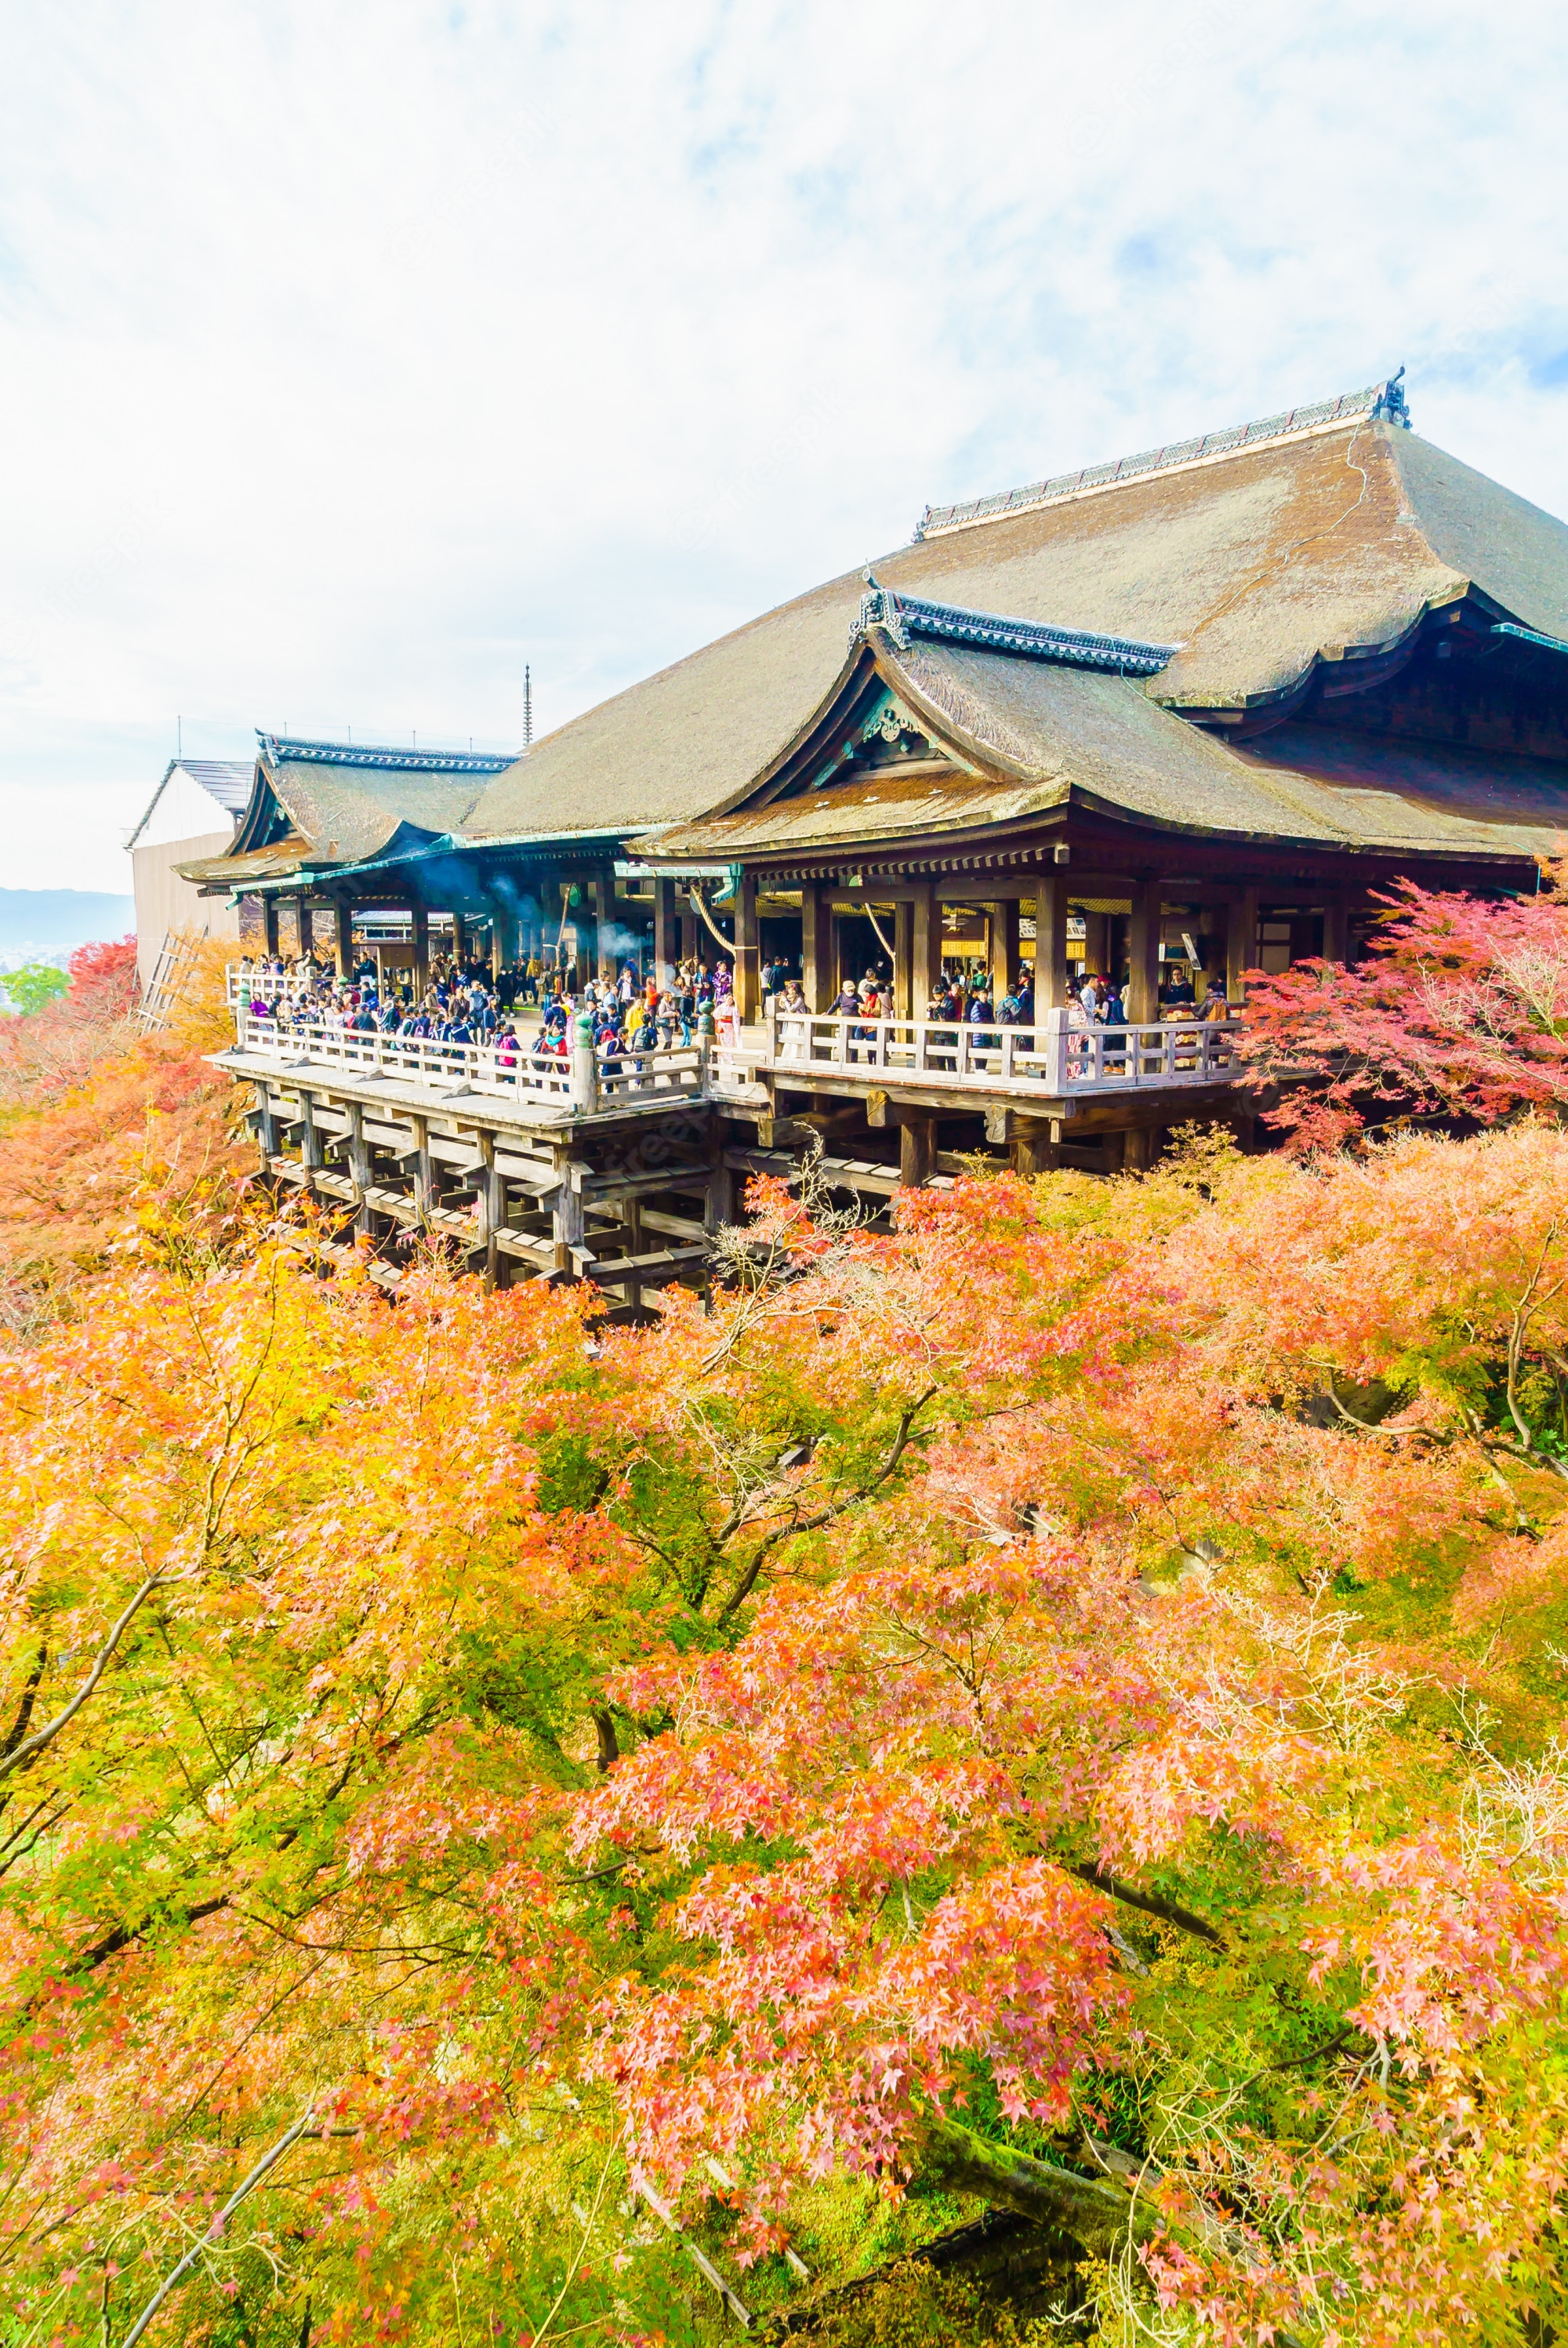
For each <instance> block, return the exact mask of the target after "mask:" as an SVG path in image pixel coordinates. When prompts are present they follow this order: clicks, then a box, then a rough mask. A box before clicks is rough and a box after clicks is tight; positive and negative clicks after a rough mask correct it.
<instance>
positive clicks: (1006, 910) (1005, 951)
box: [986, 897, 1018, 1007]
mask: <svg viewBox="0 0 1568 2348" xmlns="http://www.w3.org/2000/svg"><path fill="white" fill-rule="evenodd" d="M986 930H987V934H988V935H989V939H990V956H991V982H990V983H991V1003H992V1005H993V1007H999V1005H1000V1003H1001V999H1002V997H1003V995H1004V994H1011V993H1012V991H1013V988H1014V987H1015V986H1016V985H1017V984H1018V899H1017V898H1016V897H1006V898H1004V899H1003V900H1002V901H1001V902H1000V903H999V904H995V905H988V906H987V907H986Z"/></svg>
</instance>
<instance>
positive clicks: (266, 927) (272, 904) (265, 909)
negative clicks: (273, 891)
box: [261, 897, 278, 957]
mask: <svg viewBox="0 0 1568 2348" xmlns="http://www.w3.org/2000/svg"><path fill="white" fill-rule="evenodd" d="M261 943H262V950H263V952H264V953H266V954H267V955H268V956H269V957H275V956H276V954H277V951H278V901H277V899H276V898H275V897H263V898H262V900H261Z"/></svg>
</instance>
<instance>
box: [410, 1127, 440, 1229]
mask: <svg viewBox="0 0 1568 2348" xmlns="http://www.w3.org/2000/svg"><path fill="white" fill-rule="evenodd" d="M408 1121H409V1123H410V1125H412V1127H413V1128H414V1148H415V1159H414V1203H415V1206H416V1207H417V1208H418V1210H419V1226H418V1227H419V1229H420V1230H421V1231H423V1230H424V1228H425V1224H426V1223H427V1222H428V1221H429V1220H430V1210H431V1208H432V1207H433V1206H434V1205H435V1204H436V1161H435V1159H433V1158H432V1157H431V1155H430V1119H429V1118H428V1117H419V1116H415V1117H410V1118H409V1120H408Z"/></svg>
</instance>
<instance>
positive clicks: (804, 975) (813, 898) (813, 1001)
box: [800, 880, 838, 1015]
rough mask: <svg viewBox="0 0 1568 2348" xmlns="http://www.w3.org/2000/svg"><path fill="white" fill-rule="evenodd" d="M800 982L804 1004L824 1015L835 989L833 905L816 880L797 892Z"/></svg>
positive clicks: (836, 984)
mask: <svg viewBox="0 0 1568 2348" xmlns="http://www.w3.org/2000/svg"><path fill="white" fill-rule="evenodd" d="M800 961H801V983H802V985H803V986H804V990H805V1007H806V1009H807V1010H808V1011H815V1012H816V1013H817V1014H819V1015H825V1014H826V1013H827V1012H828V1011H830V1010H831V1009H832V1007H833V998H834V996H835V994H837V992H838V973H837V971H836V969H835V966H834V952H833V908H832V905H831V903H830V901H829V900H828V894H827V891H826V890H825V888H824V887H823V886H822V883H821V882H820V881H819V880H808V881H806V882H805V883H804V886H803V888H802V890H801V892H800Z"/></svg>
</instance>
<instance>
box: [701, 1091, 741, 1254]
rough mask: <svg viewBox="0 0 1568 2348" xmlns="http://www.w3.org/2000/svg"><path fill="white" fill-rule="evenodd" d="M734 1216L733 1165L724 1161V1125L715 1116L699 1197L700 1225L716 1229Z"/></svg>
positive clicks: (704, 1227) (709, 1229)
mask: <svg viewBox="0 0 1568 2348" xmlns="http://www.w3.org/2000/svg"><path fill="white" fill-rule="evenodd" d="M735 1219H736V1218H735V1175H734V1169H733V1167H729V1166H726V1165H725V1163H724V1129H723V1126H722V1125H721V1124H720V1123H719V1121H718V1119H717V1118H716V1117H715V1118H714V1120H713V1125H712V1133H711V1136H710V1138H709V1142H708V1187H707V1189H706V1191H705V1193H704V1195H703V1199H702V1229H703V1230H704V1231H718V1230H720V1229H721V1228H722V1226H723V1225H724V1224H725V1223H733V1221H734V1220H735Z"/></svg>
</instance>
